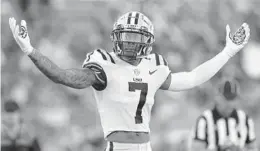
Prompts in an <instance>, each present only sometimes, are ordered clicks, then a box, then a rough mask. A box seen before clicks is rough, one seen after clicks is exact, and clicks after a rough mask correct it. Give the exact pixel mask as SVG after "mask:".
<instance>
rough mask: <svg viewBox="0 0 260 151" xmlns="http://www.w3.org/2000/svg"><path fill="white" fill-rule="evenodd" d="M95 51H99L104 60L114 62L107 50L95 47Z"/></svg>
mask: <svg viewBox="0 0 260 151" xmlns="http://www.w3.org/2000/svg"><path fill="white" fill-rule="evenodd" d="M97 52H98V53H100V55H101V56H102V58H103V59H104V60H107V61H110V62H112V63H114V64H115V60H114V59H113V57H112V56H111V55H110V54H109V53H108V52H107V51H105V50H103V49H97Z"/></svg>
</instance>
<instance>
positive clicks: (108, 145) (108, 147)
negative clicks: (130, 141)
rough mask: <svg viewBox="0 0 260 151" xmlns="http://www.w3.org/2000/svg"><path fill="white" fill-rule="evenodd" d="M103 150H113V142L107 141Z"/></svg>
mask: <svg viewBox="0 0 260 151" xmlns="http://www.w3.org/2000/svg"><path fill="white" fill-rule="evenodd" d="M105 151H114V143H113V142H107V147H106V148H105Z"/></svg>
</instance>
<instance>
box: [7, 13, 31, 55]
mask: <svg viewBox="0 0 260 151" xmlns="http://www.w3.org/2000/svg"><path fill="white" fill-rule="evenodd" d="M9 26H10V28H11V31H12V33H13V36H14V39H15V41H16V42H17V44H18V45H19V46H20V48H21V49H22V51H23V52H24V53H26V54H27V55H29V54H30V53H32V51H33V47H32V45H31V43H30V38H29V35H28V31H27V26H26V22H25V20H22V21H21V26H20V27H19V25H16V20H15V19H14V18H13V17H12V18H9Z"/></svg>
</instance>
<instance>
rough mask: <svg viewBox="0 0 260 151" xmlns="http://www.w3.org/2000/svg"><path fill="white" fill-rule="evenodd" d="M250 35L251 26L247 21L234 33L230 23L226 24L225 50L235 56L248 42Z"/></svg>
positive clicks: (229, 54) (230, 55)
mask: <svg viewBox="0 0 260 151" xmlns="http://www.w3.org/2000/svg"><path fill="white" fill-rule="evenodd" d="M249 37H250V28H249V26H248V24H247V23H243V24H242V26H240V28H239V29H238V30H237V31H236V32H235V34H234V35H231V33H230V27H229V25H227V26H226V47H225V49H224V52H226V53H227V55H228V56H229V57H233V56H234V55H235V54H236V53H237V52H239V51H240V50H241V49H242V48H243V47H244V46H245V45H246V44H247V42H248V40H249Z"/></svg>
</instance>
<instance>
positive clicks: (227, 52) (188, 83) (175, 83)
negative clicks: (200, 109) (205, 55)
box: [161, 23, 250, 91]
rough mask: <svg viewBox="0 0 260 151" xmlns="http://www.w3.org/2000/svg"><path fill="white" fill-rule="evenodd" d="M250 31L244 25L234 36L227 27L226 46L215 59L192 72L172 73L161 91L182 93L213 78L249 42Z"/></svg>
mask: <svg viewBox="0 0 260 151" xmlns="http://www.w3.org/2000/svg"><path fill="white" fill-rule="evenodd" d="M249 37H250V29H249V26H248V24H246V23H243V25H242V26H241V27H240V28H239V29H238V30H237V31H236V32H235V34H234V35H233V36H232V35H231V34H230V28H229V25H227V26H226V46H225V48H224V49H223V50H222V51H221V52H220V53H219V54H217V55H216V56H215V57H214V58H212V59H210V60H208V61H206V62H204V63H203V64H201V65H200V66H198V67H197V68H195V69H194V70H192V71H190V72H180V73H171V74H170V75H169V76H168V78H167V80H166V81H165V82H164V84H163V85H162V87H161V89H164V90H165V89H166V90H172V91H182V90H187V89H191V88H193V87H196V86H198V85H200V84H202V83H204V82H206V81H208V80H209V79H210V78H211V77H213V76H214V75H215V74H216V73H217V72H218V71H219V70H220V69H221V68H222V67H223V66H224V65H225V64H226V62H227V61H228V60H229V59H230V58H231V57H233V56H234V55H235V54H236V53H237V52H239V51H240V50H241V49H242V48H243V47H244V46H245V45H246V44H247V42H248V40H249Z"/></svg>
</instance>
